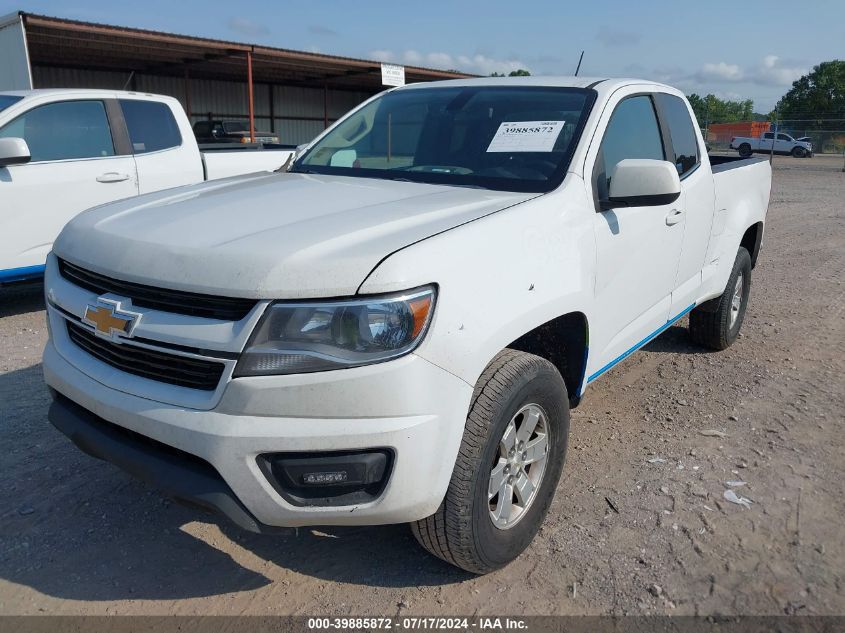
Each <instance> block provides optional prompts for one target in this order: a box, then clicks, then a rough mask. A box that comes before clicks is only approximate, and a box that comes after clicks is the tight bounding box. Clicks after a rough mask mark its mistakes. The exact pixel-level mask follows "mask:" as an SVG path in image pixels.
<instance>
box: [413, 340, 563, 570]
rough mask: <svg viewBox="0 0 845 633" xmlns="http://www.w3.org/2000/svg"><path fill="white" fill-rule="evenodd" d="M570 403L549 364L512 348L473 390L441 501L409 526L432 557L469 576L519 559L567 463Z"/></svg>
mask: <svg viewBox="0 0 845 633" xmlns="http://www.w3.org/2000/svg"><path fill="white" fill-rule="evenodd" d="M568 438H569V398H568V396H567V392H566V385H565V384H564V382H563V378H561V375H560V373H559V372H558V371H557V369H555V367H554V365H552V364H551V363H549V362H548V361H546V360H544V359H542V358H540V357H539V356H534V355H532V354H527V353H525V352H519V351H516V350H512V349H506V350H503V351H502V352H500V353H499V354H497V355H496V357H495V358H494V359H493V361H492V362H491V363H490V364H489V365H488V366H487V369H485V370H484V373H482V374H481V377H480V378H479V379H478V382H477V384H476V386H475V391H474V392H473V397H472V406H471V408H470V412H469V415H468V416H467V421H466V427H465V430H464V437H463V440H462V441H461V448H460V450H459V452H458V458H457V461H456V463H455V469H454V471H453V473H452V480H451V481H450V483H449V488H448V490H447V492H446V497H445V498H444V499H443V502H442V503H441V504H440V507H439V508H438V510H437V512H435V513H434V514H433V515H432V516H430V517H428V518H425V519H422V520H421V521H417V522H415V523H412V524H411V530H412V531H413V534H414V536H415V537H416V539H417V540H418V541H419V543H420V544H421V545H422V546H423V547H424V548H425V549H427V550H428V551H429V552H431V553H432V554H434V555H435V556H437V557H439V558H441V559H443V560H445V561H446V562H448V563H451V564H452V565H455V566H457V567H460V568H461V569H464V570H466V571H469V572H472V573H474V574H486V573H488V572H491V571H493V570H495V569H499V568H501V567H504V566H505V565H507V564H508V563H510V562H511V561H512V560H514V559H515V558H516V557H517V556H519V555H520V554H521V553H522V552H523V550H525V548H526V547H528V544H529V543H530V542H531V540H532V539H533V538H534V536H535V535H536V534H537V531H538V530H539V529H540V526H541V525H542V523H543V519H544V518H545V517H546V513H547V512H548V509H549V505H550V504H551V501H552V497H553V496H554V492H555V488H556V487H557V483H558V480H559V479H560V473H561V470H562V469H563V464H564V460H565V457H566V447H567V442H568Z"/></svg>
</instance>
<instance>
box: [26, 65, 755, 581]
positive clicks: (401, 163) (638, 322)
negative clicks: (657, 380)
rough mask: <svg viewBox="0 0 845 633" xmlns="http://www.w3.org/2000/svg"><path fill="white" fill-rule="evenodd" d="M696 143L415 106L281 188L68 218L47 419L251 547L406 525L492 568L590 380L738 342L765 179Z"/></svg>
mask: <svg viewBox="0 0 845 633" xmlns="http://www.w3.org/2000/svg"><path fill="white" fill-rule="evenodd" d="M694 121H695V119H694V118H693V114H692V111H691V109H690V107H689V104H688V103H687V101H686V99H685V98H684V96H683V94H682V93H681V92H679V91H678V90H675V89H673V88H671V87H669V86H665V85H661V84H656V83H652V82H649V81H639V80H614V79H584V78H580V77H562V78H550V77H525V78H505V79H494V78H486V79H469V80H458V81H448V82H436V83H429V84H415V85H408V86H405V87H402V88H398V89H394V90H391V91H388V92H386V93H382V94H380V95H378V96H376V97H374V98H373V99H371V100H369V101H367V102H365V103H363V104H362V105H361V106H360V107H358V108H357V109H355V110H353V111H352V112H351V113H349V114H348V115H347V116H345V117H344V118H343V119H341V120H340V121H338V122H337V123H336V124H335V125H334V126H333V127H331V128H329V129H328V130H327V131H326V132H325V133H324V134H322V135H321V136H320V137H318V138H317V139H315V140H314V141H313V142H312V143H310V144H309V145H308V146H307V147H305V148H304V149H303V150H302V151H301V152H300V154H299V155H298V157H297V158H296V160H295V161H293V164H292V165H291V166H290V168H289V170H288V171H287V172H285V173H272V174H254V175H250V176H243V177H240V178H234V179H228V180H225V181H220V182H211V183H205V184H200V185H196V186H192V187H186V188H180V189H175V190H172V191H167V192H161V193H155V194H151V195H147V196H143V197H141V198H136V199H132V200H124V201H122V202H117V203H114V204H110V205H106V206H102V207H99V208H97V209H92V210H89V211H87V212H85V213H83V214H81V215H79V216H78V217H77V218H75V219H74V220H73V221H71V222H70V223H69V224H68V225H67V226H66V227H65V229H64V230H63V231H62V233H61V235H60V236H59V238H58V239H57V240H56V243H55V245H54V248H53V252H52V254H51V255H50V257H49V261H48V264H47V271H46V279H45V292H46V299H47V305H48V308H47V312H48V319H49V327H50V340H49V342H48V343H47V346H46V349H45V351H44V363H43V367H44V375H45V378H46V381H47V384H48V385H49V387H50V389H51V392H52V395H53V397H54V400H53V403H52V405H51V408H50V411H49V418H50V420H51V421H52V423H53V424H54V425H55V426H56V427H57V428H58V429H59V430H60V431H62V432H63V433H64V434H66V435H67V436H69V437H70V439H71V440H73V442H75V443H76V444H77V445H78V446H79V447H80V448H81V449H82V450H84V451H86V452H88V453H90V454H91V455H94V456H96V457H98V458H101V459H105V460H108V461H110V462H113V463H114V464H116V465H118V466H120V467H122V468H123V469H125V470H126V471H128V472H130V473H132V474H134V475H135V476H137V477H140V478H142V479H144V480H146V481H148V482H151V483H153V484H154V485H156V486H158V487H159V488H161V489H162V490H163V491H164V492H165V493H166V494H168V495H171V496H173V497H175V498H177V499H182V500H185V501H187V502H190V503H192V504H194V505H200V506H204V507H205V508H208V509H212V510H215V511H219V512H221V513H223V514H225V515H227V516H228V517H229V518H231V519H232V520H233V521H234V522H235V523H237V524H239V525H240V526H242V527H244V528H246V529H248V530H252V531H256V532H272V531H274V530H276V529H278V528H280V527H284V526H309V525H371V524H385V523H410V524H411V528H412V530H413V533H414V535H415V536H416V538H417V539H418V540H419V542H420V543H421V544H422V546H423V547H425V548H426V549H428V550H429V551H430V552H432V553H433V554H435V555H436V556H439V557H440V558H442V559H444V560H446V561H448V562H450V563H452V564H454V565H457V566H459V567H461V568H463V569H466V570H469V571H471V572H474V573H485V572H489V571H491V570H493V569H496V568H499V567H502V566H504V565H506V564H507V563H508V562H509V561H511V560H513V559H514V558H515V557H517V556H518V555H519V554H520V552H522V551H523V550H524V549H525V548H526V547H527V546H528V544H529V543H530V541H531V540H532V538H533V537H534V535H535V534H536V533H537V530H538V529H539V527H540V525H541V523H542V521H543V519H544V517H545V515H546V513H547V511H548V508H549V504H550V503H551V500H552V496H553V494H554V493H555V489H556V488H557V484H558V480H559V478H560V475H561V470H562V468H563V466H564V457H565V455H566V449H567V437H568V434H569V424H570V414H569V412H570V408H571V407H574V406H577V405H578V403H579V401H580V400H581V398H582V397H583V396H584V393H585V391H586V390H587V389H588V388H589V386H590V384H592V383H593V382H595V381H596V380H598V379H599V377H600V376H601V375H602V374H603V373H604V372H606V371H608V370H609V369H610V368H612V367H613V366H614V365H616V364H617V363H619V362H620V361H622V360H623V359H625V358H626V357H627V356H628V355H629V354H631V353H632V352H634V351H635V350H637V349H638V348H640V347H642V346H643V345H645V344H646V343H648V342H649V341H650V340H652V339H653V338H654V337H656V336H657V335H659V334H660V333H661V332H663V331H664V330H666V329H667V328H668V327H669V326H671V325H672V324H673V323H675V322H676V321H678V320H679V319H681V318H682V317H684V316H686V315H688V316H689V329H690V334H691V336H692V339H693V340H694V341H695V342H697V343H699V344H700V345H701V346H702V347H709V348H714V349H725V348H727V347H728V346H730V345H731V344H732V343H733V342H734V341H735V340H736V338H737V336H738V334H739V330H740V327H741V326H742V322H743V317H744V315H745V311H746V307H747V305H748V299H749V291H750V284H751V271H752V268H753V267H754V265H755V262H756V261H757V255H758V253H759V251H760V245H761V242H762V238H763V223H764V221H765V217H766V209H767V206H768V201H769V190H770V181H771V172H770V167H769V164H768V162H767V161H766V160H765V159H761V158H758V159H753V158H752V159H739V158H734V157H719V158H716V157H710V158H708V156H707V153H706V152H705V151H704V141H703V139H702V138H701V135H700V133H699V130H698V127H697V126H696V125H695V123H694ZM597 466H598V465H597ZM561 492H562V494H565V491H561Z"/></svg>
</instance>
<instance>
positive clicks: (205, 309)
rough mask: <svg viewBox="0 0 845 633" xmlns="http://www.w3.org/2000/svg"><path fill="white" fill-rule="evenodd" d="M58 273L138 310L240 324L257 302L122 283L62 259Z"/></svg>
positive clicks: (92, 290) (82, 286)
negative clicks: (114, 296)
mask: <svg viewBox="0 0 845 633" xmlns="http://www.w3.org/2000/svg"><path fill="white" fill-rule="evenodd" d="M59 272H60V273H61V275H62V277H64V278H65V279H67V280H68V281H69V282H70V283H72V284H74V285H77V286H79V287H80V288H85V289H86V290H90V291H91V292H96V293H97V294H98V295H104V294H107V293H113V294H116V295H120V296H121V297H126V298H127V299H131V300H132V305H134V306H137V307H139V308H150V309H152V310H161V311H162V312H173V313H176V314H184V315H187V316H197V317H204V318H207V319H220V320H223V321H240V320H241V319H242V318H244V317H245V316H246V315H247V314H249V312H250V311H251V310H252V309H253V308H254V307H255V304H256V303H258V302H257V301H256V300H255V299H241V298H237V297H215V296H212V295H204V294H200V293H197V292H185V291H182V290H170V289H168V288H155V287H153V286H145V285H143V284H136V283H134V282H131V281H121V280H119V279H113V278H112V277H106V276H105V275H101V274H99V273H95V272H91V271H90V270H85V269H84V268H80V267H79V266H76V265H75V264H71V263H70V262H67V261H65V260H63V259H60V260H59Z"/></svg>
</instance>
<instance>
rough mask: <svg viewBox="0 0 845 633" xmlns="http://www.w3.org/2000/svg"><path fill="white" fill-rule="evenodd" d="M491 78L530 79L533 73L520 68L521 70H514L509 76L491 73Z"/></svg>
mask: <svg viewBox="0 0 845 633" xmlns="http://www.w3.org/2000/svg"><path fill="white" fill-rule="evenodd" d="M490 76H491V77H530V76H531V73H530V72H528V71H527V70H525V69H524V68H520V69H519V70H512V71H510V72H509V73H508V74H507V75H506V74H505V73H490Z"/></svg>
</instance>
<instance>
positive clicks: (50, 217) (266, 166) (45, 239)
mask: <svg viewBox="0 0 845 633" xmlns="http://www.w3.org/2000/svg"><path fill="white" fill-rule="evenodd" d="M291 154H292V152H290V151H286V150H282V151H275V150H261V151H249V152H241V151H238V152H231V151H213V152H212V151H208V150H207V151H204V152H200V150H199V147H198V146H197V142H196V140H195V139H194V134H193V132H192V130H191V125H190V123H189V122H188V117H187V116H186V115H185V111H184V110H183V109H182V106H181V105H180V103H179V102H178V101H177V100H176V99H173V98H171V97H162V96H159V95H151V94H144V93H136V92H121V91H118V90H74V89H62V90H59V89H56V90H52V89H45V90H22V91H16V92H0V285H3V284H5V283H11V282H17V281H25V280H28V279H31V278H39V277H41V275H42V274H43V273H44V262H45V261H46V259H47V253H49V252H50V247H51V246H52V243H53V240H54V239H55V237H56V236H57V235H58V234H59V231H61V229H62V227H63V226H64V225H65V223H66V222H67V221H68V220H70V219H71V218H72V217H73V216H75V215H76V214H77V213H80V212H81V211H84V210H85V209H88V208H89V207H93V206H96V205H99V204H104V203H107V202H113V201H115V200H120V199H122V198H129V197H132V196H138V195H140V194H145V193H149V192H153V191H159V190H162V189H168V188H170V187H178V186H180V185H190V184H196V183H200V182H203V181H204V180H214V179H218V178H225V177H228V176H236V175H241V174H248V173H250V172H255V171H260V170H265V171H270V170H273V169H278V168H279V167H281V166H282V165H283V164H284V163H285V161H286V160H287V159H288V158H289V156H290V155H291Z"/></svg>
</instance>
